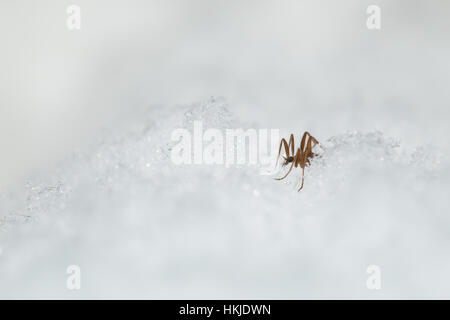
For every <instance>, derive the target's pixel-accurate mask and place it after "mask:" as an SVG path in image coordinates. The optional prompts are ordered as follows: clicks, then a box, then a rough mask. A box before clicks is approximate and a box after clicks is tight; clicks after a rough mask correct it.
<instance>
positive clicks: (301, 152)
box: [275, 131, 319, 191]
mask: <svg viewBox="0 0 450 320" xmlns="http://www.w3.org/2000/svg"><path fill="white" fill-rule="evenodd" d="M318 144H319V142H318V141H317V140H316V138H314V137H313V136H312V135H310V134H309V132H307V131H305V133H304V134H303V137H302V141H301V142H300V148H298V149H297V152H296V153H295V152H294V135H293V134H291V136H290V138H289V144H288V143H287V141H286V139H284V138H283V139H281V142H280V149H279V150H278V157H277V162H276V164H275V167H276V166H277V165H278V160H279V159H280V155H281V148H282V147H283V146H284V151H285V153H286V156H282V157H283V158H284V163H283V164H282V166H283V167H284V166H287V165H288V164H289V163H290V164H291V167H290V168H289V171H288V172H287V173H286V174H285V175H284V176H283V177H281V178H276V179H275V180H283V179H284V178H286V177H287V176H288V175H289V173H290V172H291V171H292V168H293V167H295V168H297V167H298V166H300V168H302V185H301V187H300V189H298V191H300V190H302V189H303V183H304V180H305V167H306V166H307V165H309V164H310V160H311V159H312V158H313V157H314V156H315V155H316V154H315V153H314V152H312V149H313V148H314V147H315V146H316V145H318ZM294 153H295V154H294Z"/></svg>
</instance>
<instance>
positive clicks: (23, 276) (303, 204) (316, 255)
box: [0, 0, 450, 299]
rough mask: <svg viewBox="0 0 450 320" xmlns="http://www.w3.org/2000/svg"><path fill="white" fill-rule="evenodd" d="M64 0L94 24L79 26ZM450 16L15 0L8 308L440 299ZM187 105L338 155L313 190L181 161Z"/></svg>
mask: <svg viewBox="0 0 450 320" xmlns="http://www.w3.org/2000/svg"><path fill="white" fill-rule="evenodd" d="M72 4H75V5H78V6H79V7H80V8H81V30H75V31H69V30H68V29H67V27H66V19H67V16H68V14H67V13H66V9H67V7H68V6H69V5H72ZM371 4H376V5H378V6H379V7H380V8H381V29H380V30H368V29H367V27H366V20H367V17H368V15H367V13H366V9H367V7H368V6H369V5H371ZM449 9H450V3H449V2H448V1H444V0H442V1H437V0H434V1H425V0H421V1H418V0H395V1H392V0H389V1H388V0H384V1H383V0H379V1H376V2H372V1H363V0H345V1H334V0H310V1H301V0H290V1H287V0H277V1H268V0H258V1H256V0H255V1H252V0H245V1H243V0H239V1H237V0H228V1H218V0H185V1H182V0H161V1H143V0H142V1H137V0H127V1H114V0H108V1H106V0H97V1H92V0H77V1H76V2H73V1H70V2H69V1H65V0H64V1H56V0H53V1H48V0H41V1H31V0H28V1H21V0H16V1H2V2H1V3H0V34H1V37H0V39H1V50H0V90H1V91H0V153H1V154H0V155H1V158H0V159H1V165H0V297H2V298H17V297H19V298H30V297H31V298H48V297H53V298H54V297H56V298H111V297H112V298H118V297H120V298H131V297H133V298H264V299H270V298H314V297H319V298H329V297H334V298H336V297H338V298H349V297H350V298H362V297H364V298H392V297H395V298H424V297H425V298H428V297H438V298H442V297H445V298H448V297H449V295H450V281H449V279H448V270H449V267H450V256H449V255H448V248H449V246H450V237H449V236H448V234H449V227H448V226H450V218H449V217H448V208H449V206H450V204H449V201H450V198H448V190H449V189H450V187H449V185H450V182H449V181H450V176H449V172H450V170H449V168H450V166H449V162H448V158H449V155H450V153H449V151H450V148H449V146H450V145H449V141H448V137H449V136H450V127H449V125H448V122H449V116H450V111H449V105H448V104H449V102H450V90H448V84H449V80H450V60H449V58H448V57H449V56H450V43H449V41H448V36H449V34H450V22H449V20H448V17H449ZM211 96H214V97H223V100H222V99H217V100H214V102H211V101H212V100H208V99H209V97H211ZM202 101H209V102H206V104H202V103H199V102H202ZM217 101H219V102H217ZM223 101H226V102H223ZM208 103H209V104H208ZM204 105H207V106H208V108H203V107H202V106H204ZM224 105H225V106H224ZM191 106H193V109H190V107H191ZM209 106H210V107H211V108H209ZM145 108H149V109H145ZM143 110H144V111H143ZM145 110H147V111H148V112H147V111H145ZM189 110H194V113H197V114H200V116H205V117H206V118H207V119H209V120H210V122H209V123H206V125H209V126H212V125H217V124H219V125H220V127H221V128H224V127H227V126H230V125H231V126H233V127H235V126H240V125H242V123H244V124H245V125H247V126H248V125H250V126H252V127H254V128H280V129H281V132H282V134H284V133H290V132H296V133H301V132H302V131H304V130H308V131H310V132H311V133H312V134H313V135H314V136H315V137H316V138H317V139H318V140H319V141H320V142H321V143H322V142H323V145H325V146H326V147H327V148H328V149H327V150H326V152H324V154H323V157H322V158H320V159H318V160H317V161H315V162H314V163H313V165H312V166H311V167H310V168H308V170H307V173H306V174H307V177H306V182H305V183H306V185H305V189H304V190H303V191H302V192H301V193H297V192H296V188H295V183H297V182H298V178H299V175H298V174H299V173H298V172H296V173H293V174H291V176H290V178H292V181H291V182H290V184H289V183H288V184H287V185H285V184H283V183H281V182H277V181H273V180H272V179H270V178H269V177H266V176H260V175H259V174H258V173H256V172H255V171H252V169H249V168H241V169H237V170H227V169H224V168H223V167H212V166H200V167H195V166H187V167H176V166H174V165H173V164H172V163H171V162H170V161H168V158H167V157H168V154H169V153H170V151H169V150H170V144H169V140H170V134H171V132H172V130H173V129H174V128H176V127H177V126H179V125H180V124H182V123H183V121H185V120H186V116H185V112H186V111H189ZM228 111H230V112H231V114H232V115H234V116H236V118H237V119H239V120H237V121H234V120H233V121H231V120H230V119H229V118H228V115H229V113H228ZM143 112H144V113H143ZM183 116H184V118H183ZM183 119H184V120H183ZM191 120H192V119H191ZM136 122H137V123H138V125H137V129H136V127H134V124H135V123H136ZM185 122H186V121H185ZM185 122H184V123H185ZM132 123H133V125H131V124H132ZM122 129H124V131H125V134H124V135H122V136H120V135H119V136H120V138H119V139H118V140H114V138H111V139H112V140H113V141H115V142H111V141H106V142H104V141H103V143H102V144H100V145H99V146H98V145H97V143H98V142H99V140H104V137H105V135H108V132H113V133H114V134H115V133H116V131H117V132H121V130H122ZM375 130H379V132H378V133H374V132H375ZM347 131H348V132H351V134H349V135H345V134H344V133H345V132H347ZM367 132H368V133H367ZM366 133H367V134H366ZM330 137H333V139H332V140H331V141H327V139H328V138H330ZM391 138H392V139H391ZM106 140H107V139H106ZM392 141H394V142H392ZM395 141H399V143H397V142H395ZM397 145H400V146H401V148H400V149H401V150H398V149H399V148H397ZM90 147H93V148H92V149H91V148H90ZM92 150H94V151H93V152H92ZM73 154H77V155H78V156H79V157H78V158H77V157H73V158H72V155H73ZM80 155H81V156H80ZM441 156H443V157H441ZM61 163H62V165H61ZM70 264H80V266H81V267H82V274H83V280H82V281H83V285H82V288H83V289H82V290H81V291H80V292H73V291H69V290H67V288H66V277H67V274H66V272H65V271H66V268H67V266H68V265H70ZM370 264H377V265H380V266H381V268H382V272H383V279H384V280H383V290H381V291H380V292H374V291H371V290H368V289H367V288H366V286H365V284H366V277H367V274H366V272H365V271H366V267H367V266H368V265H370Z"/></svg>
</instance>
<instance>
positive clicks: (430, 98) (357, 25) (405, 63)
mask: <svg viewBox="0 0 450 320" xmlns="http://www.w3.org/2000/svg"><path fill="white" fill-rule="evenodd" d="M71 4H76V5H78V6H79V7H80V8H81V30H79V31H69V30H68V29H67V27H66V19H67V16H68V14H67V13H66V8H67V7H68V6H69V5H71ZM370 4H377V5H379V6H380V7H381V19H382V20H381V23H382V24H381V30H368V29H367V28H366V19H367V16H368V15H367V14H366V8H367V7H368V5H370ZM449 9H450V4H449V3H448V1H445V0H442V1H437V0H433V1H423V0H422V1H419V0H413V1H411V0H396V1H383V0H380V1H377V2H376V3H374V2H373V1H361V0H354V1H352V0H345V1H332V0H319V1H317V0H314V1H313V0H311V1H305V0H302V1H297V0H290V1H287V0H281V1H280V0H277V1H268V0H258V1H251V0H249V1H235V0H231V1H211V0H189V1H188V0H185V1H183V0H170V1H155V0H153V1H137V0H131V1H116V0H108V1H103V0H96V1H86V0H79V1H76V2H73V1H49V0H42V1H39V2H35V1H21V0H19V1H2V2H1V4H0V15H1V18H0V33H1V39H2V44H1V51H0V70H1V72H0V90H1V92H0V130H1V131H0V150H1V161H2V165H1V166H0V181H1V182H0V185H2V186H3V187H5V186H8V185H11V184H14V183H16V182H22V180H23V178H25V177H27V176H29V175H30V174H32V173H34V172H36V171H39V170H41V171H42V170H44V169H45V168H51V167H52V166H53V165H54V164H55V163H57V162H58V161H60V160H61V159H63V158H64V157H66V156H67V155H68V154H70V153H72V152H73V150H75V149H78V150H79V149H83V148H84V147H85V146H86V144H88V143H89V141H91V140H92V139H93V137H95V136H96V134H97V133H98V132H99V130H100V128H102V127H105V126H106V127H109V126H111V125H112V124H113V123H115V122H117V121H119V120H118V119H123V117H124V116H126V115H132V114H133V110H135V108H136V107H142V106H151V105H155V106H158V107H161V108H171V107H172V106H173V105H175V104H189V103H192V102H195V101H199V100H202V99H205V98H208V97H209V96H223V97H225V98H226V99H227V100H228V101H229V102H230V108H232V109H233V110H232V111H233V112H235V113H237V114H238V115H239V116H241V117H242V118H243V119H245V120H248V121H255V122H257V123H258V124H259V125H260V126H261V127H264V128H283V129H286V130H288V131H292V130H304V129H309V130H310V131H312V132H314V133H316V135H318V136H319V137H321V138H328V137H329V136H331V135H334V134H336V133H341V132H343V131H345V130H373V129H379V130H382V131H383V132H385V133H386V134H387V135H393V136H396V137H398V138H400V139H402V141H403V142H404V143H406V144H408V143H412V144H416V143H422V142H433V143H434V144H437V145H441V146H443V147H447V146H448V142H447V141H448V139H447V137H448V136H449V133H450V132H449V130H450V129H449V126H448V120H449V115H450V112H449V107H448V104H449V101H450V90H448V83H449V80H450V60H449V59H448V57H449V56H450V43H449V41H448V36H449V34H450V22H449V20H448V16H449Z"/></svg>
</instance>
